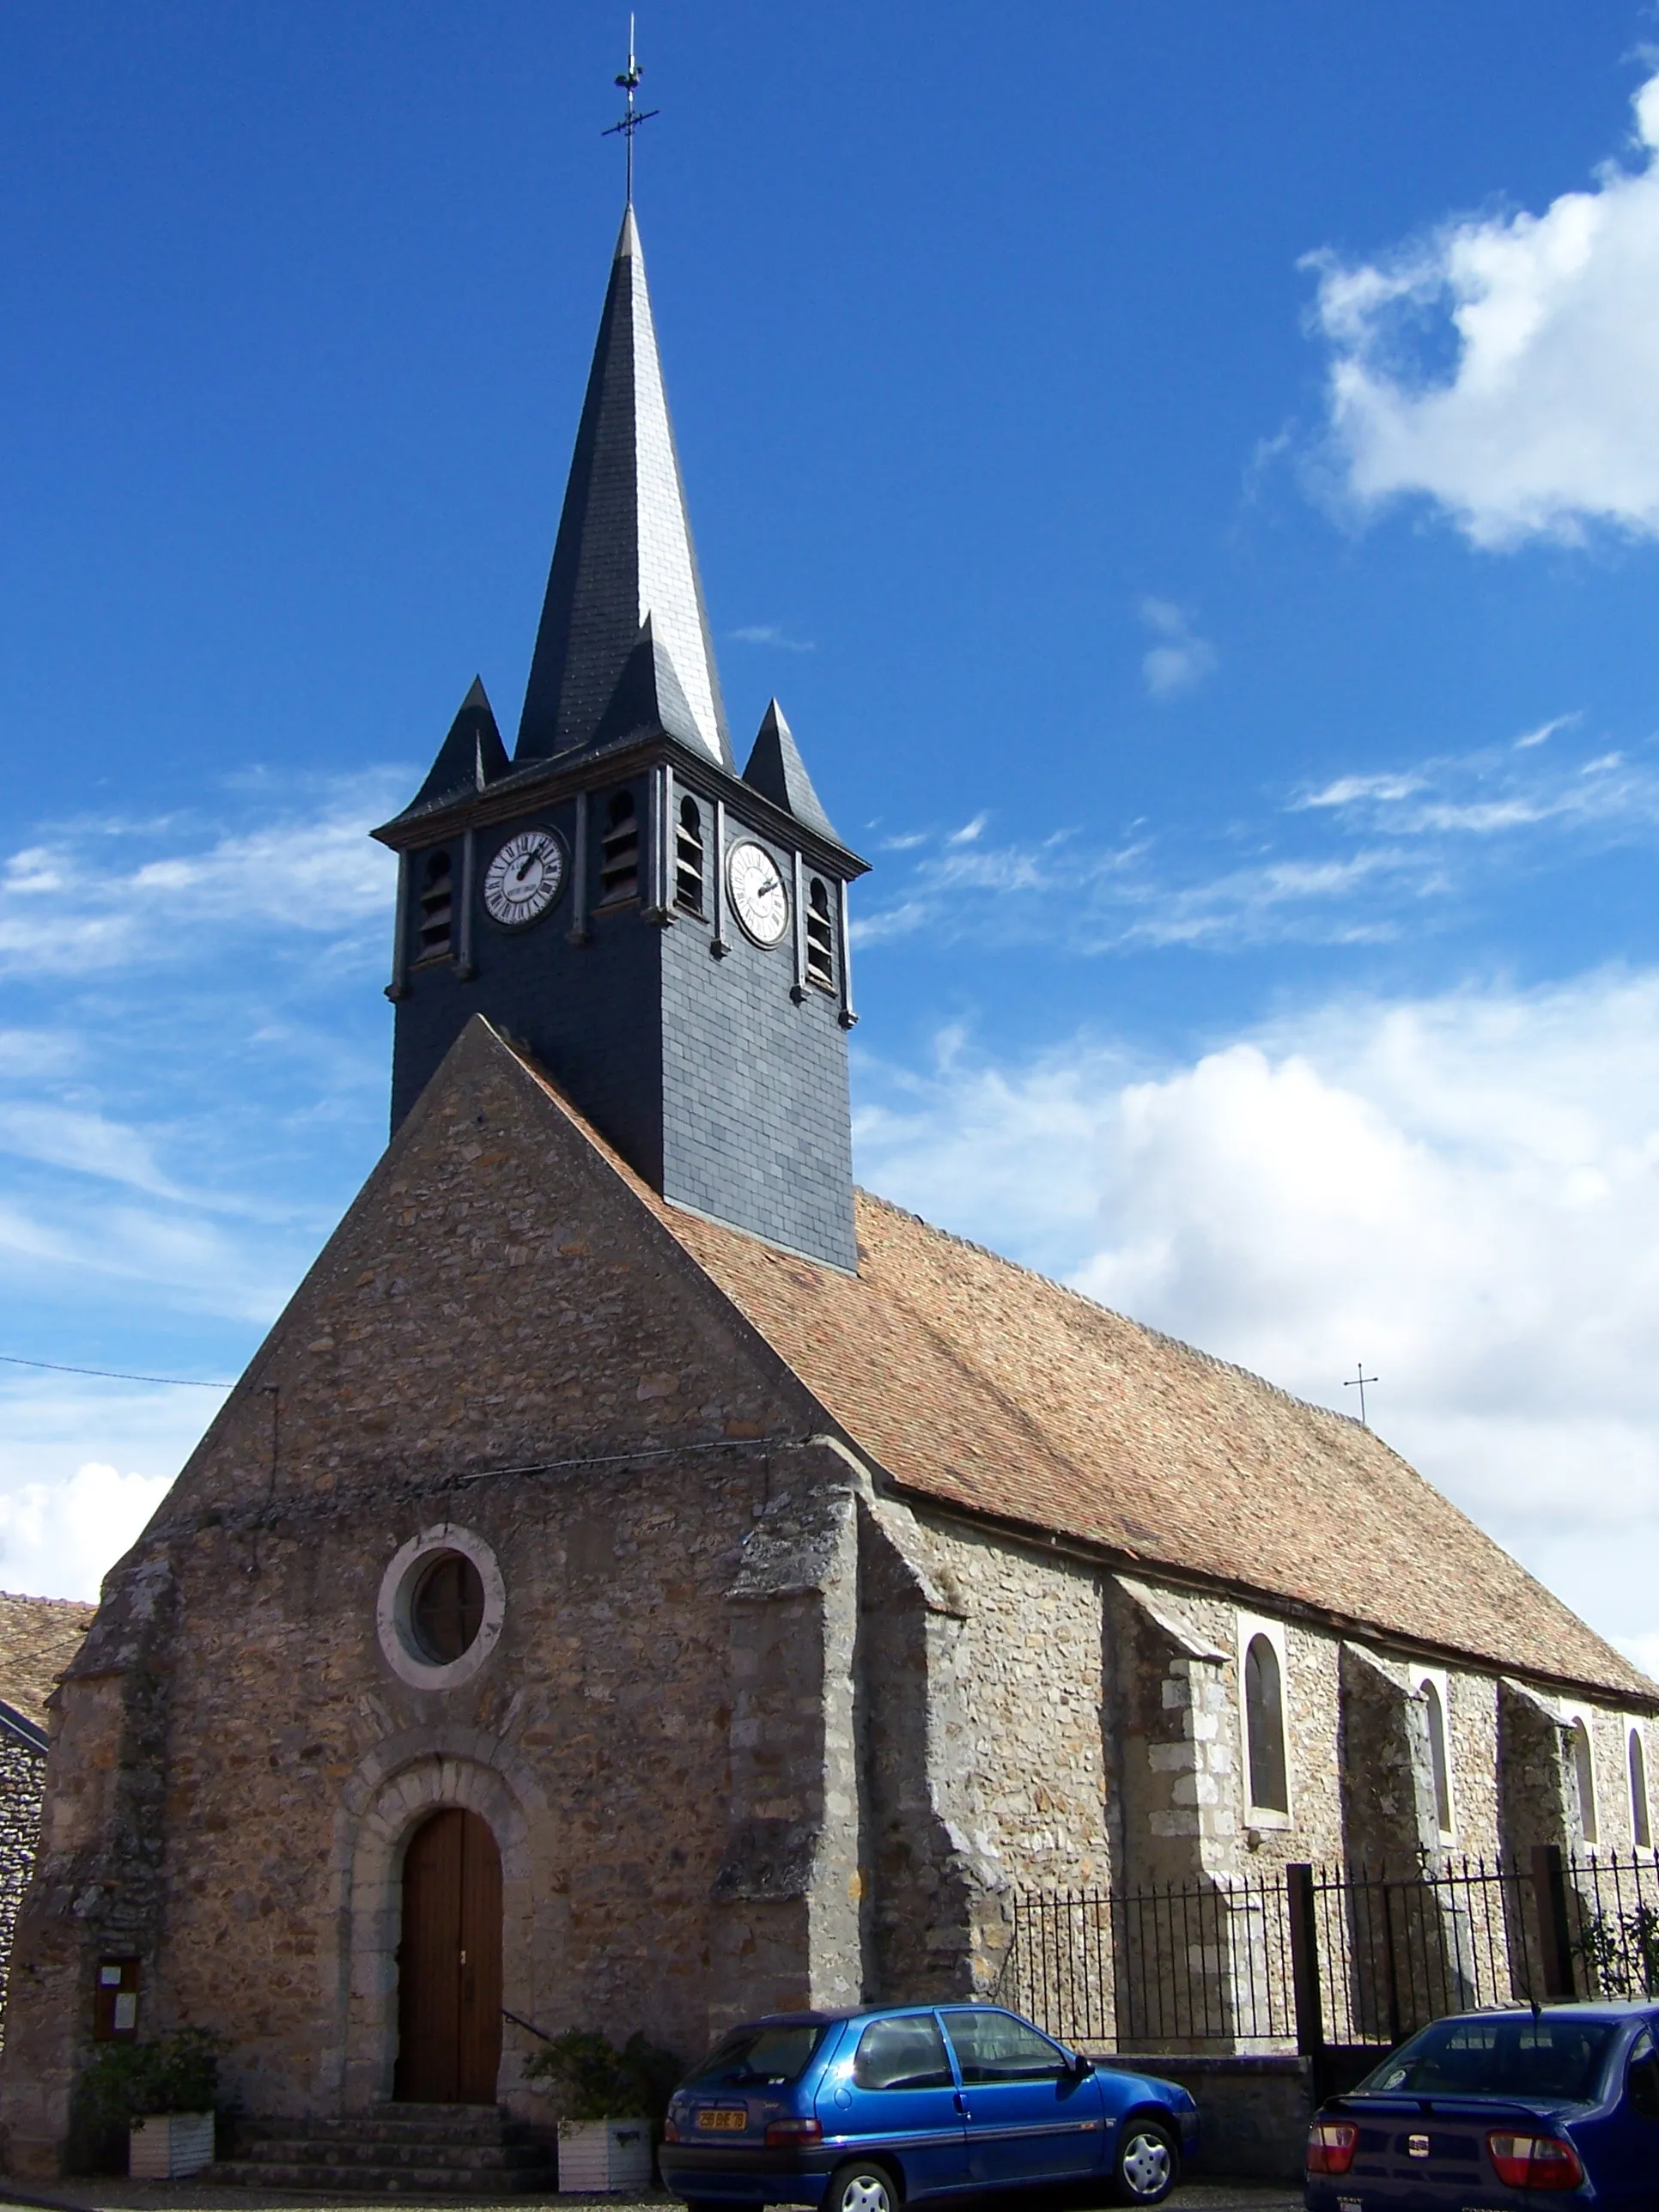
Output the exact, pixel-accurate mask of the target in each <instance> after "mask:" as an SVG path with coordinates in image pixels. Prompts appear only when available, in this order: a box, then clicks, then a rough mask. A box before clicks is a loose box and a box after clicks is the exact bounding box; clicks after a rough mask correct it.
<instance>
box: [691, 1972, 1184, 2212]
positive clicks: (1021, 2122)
mask: <svg viewBox="0 0 1659 2212" xmlns="http://www.w3.org/2000/svg"><path fill="white" fill-rule="evenodd" d="M1197 2142H1198V2108H1197V2106H1195V2105H1194V2102H1193V2100H1192V2099H1191V2098H1190V2097H1189V2096H1188V2093H1187V2092H1186V2091H1185V2090H1184V2089H1182V2088H1181V2087H1178V2086H1177V2084H1176V2083H1175V2082H1173V2081H1157V2080H1155V2079H1154V2078H1153V2077H1152V2075H1146V2074H1120V2073H1118V2072H1116V2071H1115V2070H1110V2069H1104V2068H1097V2066H1096V2065H1095V2064H1094V2063H1093V2061H1092V2060H1091V2059H1088V2058H1080V2057H1078V2056H1077V2055H1076V2053H1075V2052H1073V2051H1067V2050H1066V2049H1065V2047H1064V2046H1063V2045H1060V2044H1058V2043H1056V2042H1054V2040H1053V2039H1052V2038H1051V2037H1049V2036H1047V2035H1044V2034H1043V2033H1042V2030H1041V2029H1040V2028H1036V2027H1032V2025H1031V2023H1030V2021H1028V2020H1021V2019H1020V2018H1019V2016H1018V2014H1016V2013H1012V2012H1004V2011H1003V2010H1002V2009H1001V2008H1000V2007H998V2006H994V2005H939V2006H933V2005H903V2006H884V2007H882V2008H879V2009H877V2008H866V2009H863V2010H860V2011H858V2012H794V2013H778V2014H775V2015H773V2016H772V2017H770V2018H769V2019H766V2020H757V2021H750V2022H748V2024H747V2025H746V2026H744V2027H738V2028H734V2029H733V2030H732V2033H731V2034H730V2035H728V2036H726V2038H725V2039H724V2040H723V2041H722V2042H720V2044H719V2045H717V2046H716V2047H715V2049H714V2051H712V2052H711V2053H710V2055H709V2057H708V2058H707V2059H706V2060H705V2061H704V2062H703V2063H702V2065H701V2066H700V2067H698V2069H696V2072H695V2073H694V2074H692V2075H689V2076H688V2078H687V2079H686V2080H685V2081H683V2082H682V2083H681V2084H680V2086H679V2087H678V2089H677V2090H676V2091H675V2092H674V2096H673V2100H672V2102H671V2104H670V2106H669V2107H668V2123H667V2127H666V2130H665V2141H664V2143H663V2148H662V2157H661V2164H662V2176H663V2179H664V2181H665V2183H666V2184H667V2185H668V2187H669V2188H670V2189H671V2190H672V2191H673V2192H674V2194H675V2195H676V2196H677V2197H684V2199H685V2201H686V2203H687V2204H688V2205H689V2206H690V2207H691V2208H692V2212H720V2208H723V2207H726V2206H732V2207H736V2206H738V2205H746V2204H815V2205H821V2206H822V2207H823V2208H824V2212H898V2207H899V2206H900V2205H902V2204H906V2203H915V2201H916V2200H918V2199H919V2198H921V2197H946V2196H959V2195H963V2194H964V2193H966V2192H968V2191H974V2190H981V2189H1013V2188H1028V2187H1030V2186H1031V2185H1033V2184H1038V2185H1042V2184H1053V2185H1055V2186H1056V2187H1058V2186H1060V2185H1064V2184H1067V2183H1071V2184H1076V2183H1079V2182H1088V2181H1096V2182H1099V2183H1101V2184H1103V2185H1104V2184H1107V2183H1110V2184H1115V2187H1116V2190H1117V2192H1118V2194H1119V2196H1120V2197H1121V2198H1122V2199H1123V2200H1124V2201H1126V2202H1127V2203H1131V2204H1156V2203H1158V2202H1159V2201H1160V2200H1161V2199H1162V2198H1164V2197H1167V2196H1168V2195H1169V2193H1170V2190H1171V2189H1172V2188H1173V2187H1174V2186H1175V2184H1176V2178H1177V2176H1178V2175H1179V2173H1180V2172H1181V2163H1182V2158H1183V2157H1187V2156H1190V2155H1191V2154H1192V2152H1193V2151H1194V2148H1196V2146H1197Z"/></svg>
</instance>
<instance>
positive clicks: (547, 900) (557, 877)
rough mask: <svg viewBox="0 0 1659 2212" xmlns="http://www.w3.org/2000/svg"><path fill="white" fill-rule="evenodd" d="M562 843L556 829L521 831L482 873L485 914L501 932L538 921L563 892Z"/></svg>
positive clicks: (503, 847) (563, 863)
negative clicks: (499, 927) (498, 924)
mask: <svg viewBox="0 0 1659 2212" xmlns="http://www.w3.org/2000/svg"><path fill="white" fill-rule="evenodd" d="M564 878H565V856H564V840H563V838H562V837H561V836H560V835H559V833H558V831H557V830H556V829H520V832H519V834H518V835H517V836H516V837H509V838H508V839H507V842H506V844H505V845H503V846H502V848H501V851H500V852H499V853H497V854H496V855H495V859H494V860H492V861H491V862H490V864H489V867H488V868H487V869H486V870H485V872H484V882H483V899H484V911H485V913H486V914H488V915H489V918H490V920H491V921H499V922H500V923H501V926H502V927H503V928H504V929H522V928H524V927H525V926H526V923H528V922H532V921H540V920H541V918H542V916H543V915H544V914H545V913H546V912H547V910H548V908H550V906H551V905H552V904H553V902H554V901H555V900H556V898H557V897H558V896H559V893H560V892H561V891H562V890H563V889H564Z"/></svg>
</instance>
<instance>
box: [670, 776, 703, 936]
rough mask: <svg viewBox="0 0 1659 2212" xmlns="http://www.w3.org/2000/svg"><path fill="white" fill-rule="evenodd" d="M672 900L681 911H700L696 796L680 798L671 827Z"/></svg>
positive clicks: (699, 833)
mask: <svg viewBox="0 0 1659 2212" xmlns="http://www.w3.org/2000/svg"><path fill="white" fill-rule="evenodd" d="M674 903H675V905H676V906H677V907H678V908H679V909H680V911H681V912H682V913H683V914H696V915H700V914H701V913H702V810H701V809H700V808H699V806H698V805H697V802H696V799H682V800H681V801H680V818H679V820H678V823H676V824H675V828H674Z"/></svg>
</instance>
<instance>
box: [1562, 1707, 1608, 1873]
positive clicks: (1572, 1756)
mask: <svg viewBox="0 0 1659 2212" xmlns="http://www.w3.org/2000/svg"><path fill="white" fill-rule="evenodd" d="M1559 1711H1560V1716H1561V1725H1562V1727H1563V1728H1564V1729H1565V1731H1566V1734H1567V1757H1568V1759H1569V1760H1571V1762H1572V1765H1573V1771H1574V1774H1575V1776H1576V1775H1577V1751H1576V1749H1575V1747H1574V1743H1573V1733H1574V1730H1575V1729H1580V1728H1582V1729H1583V1731H1584V1751H1585V1756H1586V1758H1587V1759H1588V1761H1589V1784H1590V1807H1589V1813H1590V1817H1589V1820H1588V1821H1586V1820H1585V1819H1584V1808H1583V1804H1582V1803H1581V1804H1580V1806H1579V1812H1578V1824H1579V1834H1580V1837H1581V1839H1582V1840H1583V1844H1584V1848H1585V1849H1586V1850H1590V1851H1594V1850H1597V1849H1598V1848H1599V1847H1600V1844H1601V1826H1602V1815H1603V1813H1604V1811H1605V1809H1606V1808H1605V1804H1604V1802H1603V1798H1604V1793H1603V1790H1602V1787H1601V1764H1600V1761H1599V1760H1598V1759H1597V1758H1596V1756H1595V1723H1596V1720H1597V1718H1598V1715H1597V1713H1596V1711H1595V1707H1594V1706H1593V1705H1577V1704H1569V1703H1567V1702H1565V1700H1564V1701H1563V1703H1562V1705H1561V1706H1560V1708H1559Z"/></svg>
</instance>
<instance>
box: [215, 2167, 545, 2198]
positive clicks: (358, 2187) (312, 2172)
mask: <svg viewBox="0 0 1659 2212" xmlns="http://www.w3.org/2000/svg"><path fill="white" fill-rule="evenodd" d="M197 2179H199V2180H201V2181H205V2182H219V2183H223V2184H225V2185H228V2186H229V2187H232V2188H242V2189H291V2190H295V2191H302V2192H309V2193H310V2194H312V2195H323V2196H345V2197H487V2198H489V2197H501V2196H511V2197H519V2196H525V2197H532V2196H535V2197H548V2196H551V2195H552V2193H553V2191H554V2190H555V2189H556V2186H557V2184H558V2172H557V2169H556V2166H553V2165H552V2164H551V2163H548V2164H545V2165H542V2166H520V2167H514V2168H509V2169H507V2171H505V2172H503V2171H502V2170H501V2168H500V2167H488V2166H358V2165H347V2164H343V2165H337V2166H329V2165H325V2164H323V2163H321V2162H319V2161H318V2162H313V2161H310V2160H307V2161H305V2162H303V2163H300V2164H295V2165H283V2164H281V2163H279V2162H278V2161H277V2160H264V2159H222V2160H219V2161H218V2162H217V2163H216V2164H215V2165H213V2166H209V2167H207V2168H206V2169H205V2171H204V2172H203V2173H201V2174H200V2175H198V2176H197Z"/></svg>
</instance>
